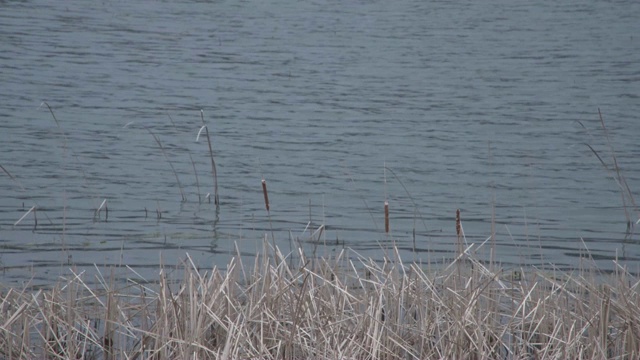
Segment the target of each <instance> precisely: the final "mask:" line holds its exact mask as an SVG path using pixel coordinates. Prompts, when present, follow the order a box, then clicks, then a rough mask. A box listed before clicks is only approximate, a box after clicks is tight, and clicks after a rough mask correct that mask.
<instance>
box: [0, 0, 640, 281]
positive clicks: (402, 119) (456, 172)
mask: <svg viewBox="0 0 640 360" xmlns="http://www.w3.org/2000/svg"><path fill="white" fill-rule="evenodd" d="M638 19H640V2H637V1H616V2H608V1H595V0H590V1H560V2H556V1H519V0H517V1H511V0H509V1H499V0H492V1H477V2H472V1H445V2H439V1H422V0H400V1H341V2H338V1H323V0H320V1H292V0H282V1H120V0H114V1H112V0H106V1H80V0H75V1H65V2H58V1H43V0H36V1H1V2H0V83H1V87H0V154H1V155H0V165H2V167H3V168H4V169H5V171H0V249H1V251H2V255H1V256H0V265H1V266H2V269H3V272H2V273H1V275H0V276H1V277H0V279H1V281H2V282H4V283H10V284H13V283H22V282H26V281H31V282H32V283H47V282H50V281H52V280H54V279H56V278H57V277H58V276H60V275H61V274H62V275H65V274H69V271H68V269H69V268H75V269H77V271H83V270H85V271H92V270H91V268H92V266H93V264H96V265H98V267H99V268H101V269H106V268H109V267H110V266H111V265H117V266H124V265H128V266H129V267H130V268H132V269H134V270H135V271H137V272H139V273H140V275H141V276H145V277H146V276H152V275H153V274H155V273H157V270H158V264H160V263H163V264H166V265H175V264H178V263H179V262H180V261H181V259H184V258H185V256H186V255H185V254H187V253H188V254H189V256H190V257H191V258H192V260H193V262H194V263H196V264H197V265H198V266H200V267H202V268H205V269H206V268H212V267H214V266H217V267H225V266H226V262H227V261H228V260H229V257H230V256H232V254H233V253H235V251H236V246H237V249H238V250H239V251H240V252H241V253H242V254H243V255H245V256H247V257H249V256H251V255H252V254H255V253H256V251H260V249H262V247H263V242H264V239H265V238H266V239H268V240H269V242H271V241H272V237H274V238H275V241H276V243H277V245H278V246H279V247H280V248H281V249H282V251H283V252H285V253H286V252H288V251H289V248H290V245H291V240H290V239H294V240H295V241H299V242H300V243H301V244H302V245H303V246H304V247H305V248H306V249H307V251H309V252H312V251H316V252H317V253H318V254H319V255H323V254H332V253H334V252H338V251H340V250H341V249H342V248H348V249H352V250H353V251H352V252H350V253H349V256H351V257H357V256H358V254H360V255H362V256H365V257H372V258H374V259H377V260H379V259H381V258H382V257H383V256H384V249H387V248H388V247H390V246H392V245H394V244H395V245H397V246H398V247H399V248H400V250H401V251H400V254H401V256H402V257H403V259H405V260H414V259H415V260H422V261H434V262H435V261H447V260H448V259H451V258H452V257H453V256H455V254H454V251H455V242H456V231H455V211H456V209H458V208H459V209H461V212H462V224H463V228H464V232H465V236H466V241H467V242H468V243H469V244H472V243H475V245H474V249H476V248H480V250H479V252H478V253H477V256H479V257H481V258H484V259H487V258H488V250H489V244H488V243H487V244H485V245H484V246H480V244H481V243H482V242H484V241H485V240H486V239H487V238H488V237H489V236H490V235H491V231H492V230H491V229H492V224H494V226H493V228H494V229H495V241H496V249H497V258H498V259H499V260H500V261H501V262H502V263H503V264H504V266H505V267H511V266H530V265H534V266H549V264H555V265H556V266H558V267H560V268H572V267H578V266H582V265H585V264H587V265H588V266H593V265H595V266H597V267H599V268H601V269H606V270H611V269H614V268H615V266H616V265H615V264H614V261H615V260H616V259H617V261H618V263H619V264H620V265H621V266H629V267H630V268H632V269H633V270H637V269H636V268H637V267H638V265H640V263H639V262H638V260H639V259H640V246H639V245H638V240H639V239H638V235H637V234H635V233H634V229H633V228H632V229H630V231H627V221H628V220H627V217H626V215H625V213H626V212H628V216H629V220H630V221H631V222H635V221H637V220H638V217H639V215H638V211H637V209H636V207H635V205H634V204H633V202H632V201H633V199H632V198H631V196H629V195H628V194H626V193H624V195H623V191H622V190H621V188H620V186H619V185H618V184H617V183H616V180H615V178H616V174H615V172H613V170H612V169H613V159H612V152H611V148H613V149H614V151H615V156H616V159H617V165H618V167H619V168H620V169H621V175H622V176H623V177H624V179H625V180H626V182H627V184H628V186H629V189H630V190H631V194H632V195H635V194H636V193H637V192H638V191H639V189H640V162H639V159H640V156H639V155H640V149H639V147H638V146H637V139H638V135H640V129H639V127H638V114H640V101H639V96H640V36H639V35H638V34H640V22H639V21H638ZM43 102H46V104H45V103H43ZM47 104H48V105H49V106H50V107H51V109H52V111H53V114H54V115H55V119H54V116H53V115H52V114H51V113H50V111H49V109H48V107H47ZM598 108H600V109H601V111H602V114H603V118H604V121H605V125H606V126H607V129H608V132H605V131H603V130H602V127H601V123H600V120H599V116H598ZM200 110H203V114H204V120H205V122H206V124H207V125H208V128H209V130H210V135H211V140H212V143H213V150H214V153H215V160H216V163H217V172H218V182H219V196H220V207H219V211H216V206H215V205H214V204H213V203H210V202H208V200H207V199H206V198H205V196H206V194H207V193H212V192H213V179H212V175H211V165H210V157H209V150H208V145H207V141H206V136H204V135H203V134H200V138H199V139H198V141H196V137H197V135H198V132H199V130H200V128H201V126H202V120H201V113H200ZM152 134H154V135H155V136H157V137H158V139H159V141H160V142H161V143H162V146H163V148H164V151H163V150H161V149H160V147H159V146H158V143H157V142H156V140H155V139H154V137H153V136H152ZM607 135H608V136H609V137H610V141H607ZM587 144H588V145H590V146H591V147H592V148H593V149H594V150H595V151H596V152H598V154H599V155H600V156H601V158H602V160H603V161H604V162H605V163H606V164H607V166H609V167H610V169H609V170H607V169H605V167H604V166H603V165H602V164H601V163H600V161H599V160H598V158H597V157H596V156H595V155H594V153H593V152H592V150H590V149H589V147H588V146H587ZM610 146H611V147H610ZM191 159H193V164H192V162H191ZM171 166H173V168H174V169H175V171H176V173H177V175H178V178H179V180H180V183H181V186H182V189H183V192H184V194H185V197H186V201H182V200H181V193H180V186H179V185H178V183H177V181H176V177H175V176H174V173H173V170H172V167H171ZM194 166H195V169H196V171H194ZM385 167H386V168H387V169H385ZM196 173H197V178H196V175H195V174H196ZM9 174H11V176H9ZM12 177H13V178H12ZM263 178H264V179H266V181H267V185H268V189H269V198H270V214H268V213H267V211H266V210H265V206H264V201H263V194H262V189H261V185H260V184H261V179H263ZM198 185H199V190H198ZM199 195H200V199H201V201H199V199H198V198H199ZM105 199H106V203H105V204H106V205H107V207H108V218H107V212H106V208H103V209H102V210H101V211H100V213H96V209H98V208H99V207H100V205H101V204H102V203H103V202H104V200H105ZM385 199H387V200H388V201H389V206H390V225H391V233H390V235H386V234H384V218H383V214H384V212H383V203H384V201H385ZM623 199H624V202H623ZM32 206H36V209H37V210H36V212H35V217H34V214H33V213H30V214H28V215H27V216H26V217H25V218H24V219H23V220H22V221H20V222H19V223H18V224H17V225H14V224H15V223H16V222H17V221H18V220H19V219H20V218H21V217H22V216H23V215H24V214H25V213H26V212H27V211H28V210H29V209H30V208H31V207H32ZM625 208H626V210H627V211H626V212H625ZM36 219H37V225H36V222H35V220H36ZM322 225H325V226H326V228H325V229H324V231H317V230H318V229H319V227H320V226H322ZM314 232H316V234H315V236H313V237H312V236H311V234H312V233H314ZM414 233H415V235H414ZM414 239H415V244H414ZM589 255H590V256H591V257H592V259H589V258H588V256H589ZM126 271H127V272H129V270H126ZM129 274H131V273H130V272H129ZM65 276H68V275H65Z"/></svg>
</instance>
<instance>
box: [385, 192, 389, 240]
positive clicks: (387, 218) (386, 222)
mask: <svg viewBox="0 0 640 360" xmlns="http://www.w3.org/2000/svg"><path fill="white" fill-rule="evenodd" d="M384 232H386V233H387V234H388V233H389V201H387V200H385V201H384Z"/></svg>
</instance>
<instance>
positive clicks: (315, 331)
mask: <svg viewBox="0 0 640 360" xmlns="http://www.w3.org/2000/svg"><path fill="white" fill-rule="evenodd" d="M467 250H468V249H467ZM390 253H391V254H395V257H394V258H389V259H387V260H386V261H383V262H375V261H372V260H369V259H364V258H360V257H358V256H357V254H355V253H353V252H352V251H349V250H345V251H343V252H342V253H339V254H338V255H337V256H335V257H326V258H315V259H314V258H307V257H306V255H305V254H304V252H303V251H302V250H300V249H298V250H297V252H296V253H295V254H289V255H288V256H284V255H283V254H282V253H281V252H280V251H279V250H278V249H277V248H276V249H273V248H272V247H270V245H269V244H268V243H267V241H265V245H264V250H263V252H262V253H261V254H260V255H258V256H256V257H255V260H254V262H253V263H251V264H243V262H242V258H241V257H239V256H238V257H235V258H233V259H232V260H231V262H230V263H229V264H228V267H227V269H226V270H225V271H222V270H219V269H213V270H212V271H208V272H200V271H198V270H197V267H196V266H194V264H193V263H192V262H191V261H190V259H189V258H188V257H187V259H186V260H185V261H184V263H183V264H182V265H181V271H180V276H181V278H180V279H171V277H170V276H168V275H167V273H166V270H167V269H161V271H160V275H159V278H158V279H157V281H155V282H153V283H146V284H140V283H132V282H130V283H128V284H126V285H123V283H119V285H115V284H118V283H117V282H116V281H115V280H114V279H113V276H111V279H109V277H107V279H105V278H102V277H99V279H98V280H99V283H100V284H101V285H100V286H98V287H95V286H94V287H90V286H88V285H87V284H86V283H85V280H84V279H83V276H81V275H76V274H73V273H71V277H70V278H69V279H66V280H64V281H61V282H60V283H58V284H57V285H56V286H55V287H54V288H53V289H49V290H38V291H28V290H27V289H22V290H19V289H3V290H2V294H1V297H0V358H4V359H31V358H49V359H69V358H83V359H363V360H364V359H444V358H447V359H603V358H616V359H637V358H638V357H639V356H640V351H639V349H640V338H639V336H640V298H639V294H638V279H637V278H636V277H635V276H634V275H631V274H629V273H627V272H626V271H624V269H622V268H620V269H619V271H618V272H617V273H614V274H609V275H606V279H605V278H603V276H604V275H602V274H596V273H595V272H593V271H587V270H582V271H578V270H576V271H575V272H573V273H559V272H558V273H553V272H549V271H545V272H540V271H536V270H535V269H532V270H530V271H525V272H522V271H509V272H506V271H505V272H503V271H502V270H498V271H497V272H491V271H490V270H489V269H493V268H499V267H498V266H497V264H494V265H495V266H493V267H492V266H488V265H485V264H482V263H481V262H479V261H478V260H476V259H474V258H473V257H472V256H470V255H469V254H470V253H469V252H468V251H467V252H463V253H462V254H460V256H458V258H456V259H454V260H452V261H451V262H450V263H448V264H419V263H404V262H403V261H402V260H401V259H400V257H399V255H398V252H397V251H391V252H390ZM596 275H598V276H596ZM118 286H119V287H118Z"/></svg>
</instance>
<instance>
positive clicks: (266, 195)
mask: <svg viewBox="0 0 640 360" xmlns="http://www.w3.org/2000/svg"><path fill="white" fill-rule="evenodd" d="M262 194H264V207H265V208H266V209H267V211H269V193H267V181H266V180H265V179H262Z"/></svg>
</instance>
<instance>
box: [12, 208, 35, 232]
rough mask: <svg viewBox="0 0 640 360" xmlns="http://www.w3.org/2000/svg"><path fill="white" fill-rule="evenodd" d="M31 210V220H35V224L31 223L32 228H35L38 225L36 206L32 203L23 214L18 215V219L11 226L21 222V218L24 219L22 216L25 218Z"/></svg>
mask: <svg viewBox="0 0 640 360" xmlns="http://www.w3.org/2000/svg"><path fill="white" fill-rule="evenodd" d="M32 212H33V220H34V222H35V224H34V225H33V228H34V229H35V228H36V227H37V226H38V217H37V216H36V206H35V205H33V206H32V207H31V209H29V210H27V212H26V213H24V215H22V216H21V217H20V219H18V221H16V222H15V223H13V226H17V225H18V224H20V222H21V221H22V220H24V218H26V217H27V215H29V214H31V213H32Z"/></svg>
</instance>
